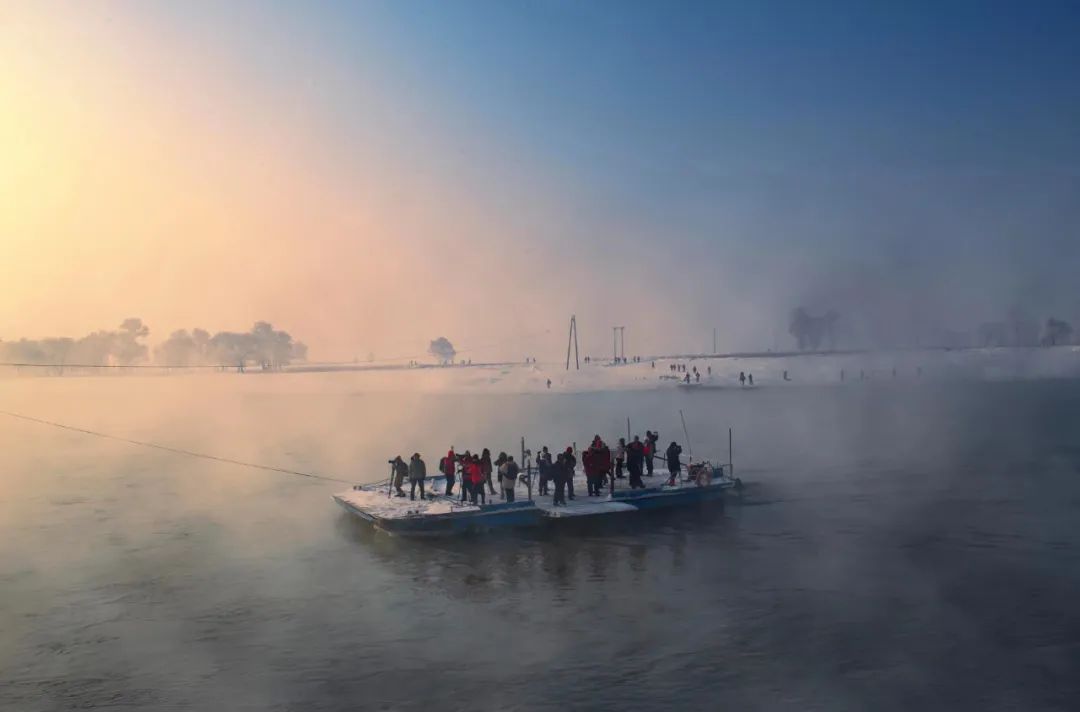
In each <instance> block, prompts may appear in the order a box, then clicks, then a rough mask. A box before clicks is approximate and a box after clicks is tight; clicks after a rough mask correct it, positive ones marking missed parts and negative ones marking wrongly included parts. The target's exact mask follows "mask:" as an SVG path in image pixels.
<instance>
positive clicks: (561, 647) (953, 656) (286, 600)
mask: <svg viewBox="0 0 1080 712" xmlns="http://www.w3.org/2000/svg"><path fill="white" fill-rule="evenodd" d="M0 392H2V397H0V400H2V403H0V408H3V409H6V410H12V411H17V412H22V413H27V414H30V415H34V416H38V417H44V418H49V419H53V420H58V421H63V422H65V423H71V424H74V425H79V426H82V427H87V428H93V429H98V430H102V431H105V432H109V433H114V434H117V435H122V436H124V437H129V438H136V439H143V440H153V441H156V442H161V443H164V444H168V445H171V446H176V447H182V448H191V449H196V450H200V451H206V452H212V453H215V454H219V455H224V456H229V457H236V458H240V459H245V460H255V461H259V462H265V463H267V464H272V465H277V466H283V467H288V468H295V469H300V470H304V471H310V472H316V473H322V474H326V475H333V476H340V477H345V478H347V479H353V478H355V479H356V480H357V481H371V480H376V479H380V478H382V477H384V476H385V474H384V470H385V468H386V465H385V463H386V460H387V458H388V457H390V456H392V455H394V454H397V453H399V452H400V453H401V454H404V455H408V454H409V453H411V452H412V451H413V450H420V451H422V452H424V453H426V454H428V462H429V464H431V463H433V462H435V461H437V459H438V455H437V454H436V453H438V452H439V451H442V450H444V449H445V448H446V446H448V445H451V444H452V445H455V446H457V447H458V448H459V449H461V448H466V447H470V448H474V449H475V448H479V447H483V446H485V445H486V446H489V447H492V448H494V449H506V450H513V449H516V448H518V447H519V446H520V445H519V438H520V437H521V436H522V435H524V436H526V437H527V438H528V441H529V444H530V445H532V446H537V445H540V444H542V443H546V444H549V445H552V446H556V445H558V446H564V445H565V444H567V443H568V442H570V441H573V440H576V441H578V442H579V443H580V442H584V441H586V440H587V439H588V438H589V437H591V436H592V434H593V433H596V432H599V433H601V434H603V435H605V436H608V437H617V435H618V434H619V433H624V432H625V429H626V418H627V417H628V416H629V417H630V418H631V422H632V426H633V428H634V429H635V430H636V431H640V432H643V431H644V430H645V429H646V428H659V430H660V433H661V440H662V442H663V443H664V444H666V443H667V442H668V441H670V439H672V438H677V439H678V440H679V441H680V442H683V441H684V440H685V438H684V436H683V434H682V426H681V424H680V422H679V416H678V412H679V410H680V409H682V410H683V411H684V412H685V414H686V418H687V425H688V427H689V430H690V437H691V444H692V445H693V449H694V453H695V455H703V454H710V455H714V456H716V455H720V456H722V457H723V458H724V459H726V456H727V428H728V427H729V426H730V427H732V428H733V429H734V433H735V463H736V469H737V474H739V475H740V476H741V477H742V478H743V479H744V480H746V481H747V482H748V483H749V487H748V491H747V494H746V496H745V498H744V501H743V502H742V503H735V502H729V503H728V504H727V505H726V506H722V507H716V506H712V507H708V508H703V509H692V510H681V511H673V512H668V513H658V514H656V515H650V516H634V517H624V518H617V519H612V520H610V521H607V522H604V523H602V524H600V525H596V526H574V527H571V528H562V529H559V530H556V531H545V532H532V533H508V532H504V533H493V534H490V535H487V536H484V537H474V538H467V539H449V540H443V541H435V542H416V541H407V540H397V539H392V538H389V537H387V536H385V535H377V534H374V533H372V532H371V531H370V530H369V529H367V528H366V527H365V526H363V525H361V524H359V523H357V522H354V521H353V520H351V519H350V518H348V517H347V516H346V515H345V514H344V513H343V512H342V511H340V510H339V509H338V508H337V507H336V506H335V505H334V503H333V502H332V501H331V499H330V495H331V494H332V493H333V492H334V491H335V489H336V487H335V486H334V485H333V484H329V483H326V482H320V481H314V480H308V479H302V478H297V477H290V476H286V475H281V474H275V473H270V472H262V471H257V470H248V469H243V468H238V467H235V466H232V465H228V464H224V463H218V462H210V461H203V460H195V459H190V458H185V457H180V456H177V455H173V454H170V453H166V452H161V451H155V450H148V449H141V448H137V447H134V446H131V445H128V444H124V443H119V442H111V441H105V440H100V439H96V438H92V437H89V436H86V435H83V434H79V433H75V432H69V431H62V430H56V429H50V428H47V427H44V426H42V425H39V424H34V423H27V422H22V421H17V420H12V419H10V418H6V417H2V416H0V448H2V450H0V451H2V453H3V461H2V465H0V468H2V469H0V709H5V710H7V709H11V710H28V711H30V710H55V709H73V708H94V707H98V708H103V709H110V708H118V709H147V710H156V709H161V710H174V709H180V710H183V709H193V710H225V709H229V710H346V709H395V710H397V709H401V710H408V709H427V710H431V709H467V710H487V709H492V710H496V709H498V710H502V709H552V710H555V709H571V708H576V709H586V708H594V709H618V710H634V709H673V710H675V709H719V708H730V709H739V710H807V709H822V710H849V709H850V710H863V709H875V710H889V709H912V708H920V709H978V710H1006V709H1008V710H1031V709H1062V710H1064V709H1070V708H1071V709H1075V704H1076V701H1077V700H1078V699H1080V675H1077V671H1078V670H1080V558H1078V554H1080V385H1078V384H1077V383H1076V382H1072V381H1041V382H1028V383H996V384H986V383H954V384H942V383H921V382H907V383H900V382H897V383H875V384H870V383H867V384H850V385H849V386H846V387H831V388H827V387H820V388H779V387H778V388H759V389H757V390H754V391H739V390H718V391H712V392H683V391H675V390H669V391H643V392H636V393H610V394H582V395H550V396H549V395H546V394H545V395H532V396H524V395H517V396H513V395H467V396H466V395H453V394H448V393H447V394H411V395H393V394H385V393H383V394H378V393H371V392H367V391H366V390H365V389H364V386H363V381H362V379H359V378H354V377H351V376H349V375H343V374H309V375H290V374H286V375H280V376H277V375H275V376H252V377H238V376H230V375H214V376H172V377H167V378H164V377H157V378H139V377H126V378H125V377H115V378H49V379H46V378H16V379H8V380H5V381H3V382H2V383H0Z"/></svg>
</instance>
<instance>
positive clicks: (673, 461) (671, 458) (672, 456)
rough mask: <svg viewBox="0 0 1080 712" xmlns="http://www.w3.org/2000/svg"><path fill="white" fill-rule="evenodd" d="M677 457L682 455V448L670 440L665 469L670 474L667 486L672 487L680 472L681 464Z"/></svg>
mask: <svg viewBox="0 0 1080 712" xmlns="http://www.w3.org/2000/svg"><path fill="white" fill-rule="evenodd" d="M679 455H682V448H681V447H679V444H678V443H677V442H675V441H674V440H672V441H671V444H670V445H668V448H667V468H668V472H670V473H671V477H670V478H669V479H668V484H669V485H674V484H675V481H676V480H677V479H678V478H679V474H680V473H681V472H682V462H680V461H679Z"/></svg>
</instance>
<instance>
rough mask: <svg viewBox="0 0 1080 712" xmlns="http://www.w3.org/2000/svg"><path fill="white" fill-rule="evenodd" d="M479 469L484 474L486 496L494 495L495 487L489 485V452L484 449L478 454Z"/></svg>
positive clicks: (490, 467) (490, 468)
mask: <svg viewBox="0 0 1080 712" xmlns="http://www.w3.org/2000/svg"><path fill="white" fill-rule="evenodd" d="M480 469H481V471H483V473H484V482H485V483H487V488H488V494H495V487H494V486H492V484H491V471H492V470H493V469H494V468H492V466H491V450H488V449H487V448H484V451H483V452H481V453H480Z"/></svg>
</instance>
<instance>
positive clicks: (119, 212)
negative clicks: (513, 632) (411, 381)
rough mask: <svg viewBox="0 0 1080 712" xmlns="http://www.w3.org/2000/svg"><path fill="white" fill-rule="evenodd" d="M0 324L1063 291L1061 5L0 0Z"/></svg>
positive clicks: (678, 339) (302, 321)
mask: <svg viewBox="0 0 1080 712" xmlns="http://www.w3.org/2000/svg"><path fill="white" fill-rule="evenodd" d="M0 68H2V70H0V284H3V288H4V296H5V299H3V300H0V338H4V339H13V338H17V337H19V336H28V337H41V336H49V335H58V334H81V333H84V332H86V331H89V330H92V329H97V328H112V327H115V326H116V325H117V324H118V323H119V322H120V321H121V320H122V319H123V318H124V317H127V316H132V315H137V316H141V317H142V318H143V319H144V320H146V321H147V322H148V323H149V324H150V326H151V329H152V330H153V337H156V338H163V337H164V336H165V335H166V334H167V333H168V332H169V331H171V330H172V329H174V328H180V327H193V326H202V327H205V328H208V329H211V330H218V329H246V328H248V327H249V326H250V324H251V322H253V321H255V320H256V319H267V320H270V321H272V322H274V324H275V325H277V326H278V327H280V328H285V329H287V330H289V331H291V332H292V333H293V334H294V335H296V336H298V337H299V338H301V339H303V340H305V341H307V342H308V343H309V344H310V346H311V348H312V356H313V357H316V358H318V357H323V358H351V357H352V356H353V355H360V356H361V357H364V356H366V355H367V353H368V352H374V353H375V354H376V356H377V357H389V356H397V355H412V354H418V353H421V352H423V350H424V348H425V347H426V344H427V341H428V340H430V339H431V338H434V337H435V336H437V335H445V336H447V337H449V338H450V339H451V340H452V341H454V342H455V344H457V345H458V346H459V348H463V349H469V355H470V356H473V355H474V354H475V357H476V358H487V357H510V358H518V357H520V356H523V355H525V354H533V355H536V356H538V357H540V358H558V355H559V352H560V350H561V349H564V348H565V341H564V338H565V337H564V333H565V329H566V322H567V320H568V317H569V315H570V314H571V313H576V314H577V315H578V320H579V324H580V327H581V334H582V341H583V343H582V349H583V352H592V353H597V354H607V353H609V352H610V333H611V332H610V326H611V325H612V324H625V325H626V326H627V351H628V353H635V352H639V353H650V352H657V351H660V352H670V351H682V350H691V349H704V348H708V347H710V346H711V341H712V328H713V327H714V326H715V327H718V328H719V330H720V341H721V347H722V348H725V349H747V348H775V347H785V346H788V345H789V339H788V338H787V336H786V333H785V332H786V320H787V315H788V312H789V310H790V309H791V308H792V307H793V306H796V305H799V304H803V305H806V306H808V307H809V308H811V309H812V310H825V309H829V308H835V309H837V310H838V311H840V312H841V313H843V314H845V315H847V316H848V317H849V319H850V320H851V321H852V322H855V323H863V324H865V323H866V322H867V321H870V320H878V321H879V322H885V323H888V324H895V325H896V329H897V330H898V331H906V332H910V331H911V330H912V329H914V328H915V327H914V325H919V326H920V328H924V329H933V328H957V329H966V330H970V329H971V328H973V326H974V324H975V323H977V322H978V321H982V320H985V319H989V318H994V317H997V316H1000V315H1001V314H1003V313H1004V311H1005V310H1006V309H1008V308H1010V307H1011V306H1013V305H1020V306H1022V307H1024V308H1026V309H1027V310H1029V311H1030V312H1031V313H1032V314H1033V315H1035V316H1038V317H1040V318H1045V316H1048V315H1050V314H1055V315H1058V316H1063V317H1066V318H1071V319H1078V320H1080V292H1078V289H1077V281H1078V279H1077V278H1078V274H1080V229H1078V228H1080V5H1077V4H1076V3H1069V2H1052V1H1050V0H1046V1H1041V2H1036V3H1021V2H1014V3H996V2H934V3H917V2H908V3H885V2H882V3H875V2H851V3H824V2H822V3H807V2H743V3H727V2H713V3H700V4H699V3H690V2H678V3H661V2H651V3H633V2H588V3H585V2H577V3H570V2H565V3H564V2H452V3H448V2H441V3H439V2H385V3H375V2H372V3H287V2H281V3H271V2H230V3H219V2H189V3H165V2H100V3H52V2H29V1H28V2H5V1H4V0H0Z"/></svg>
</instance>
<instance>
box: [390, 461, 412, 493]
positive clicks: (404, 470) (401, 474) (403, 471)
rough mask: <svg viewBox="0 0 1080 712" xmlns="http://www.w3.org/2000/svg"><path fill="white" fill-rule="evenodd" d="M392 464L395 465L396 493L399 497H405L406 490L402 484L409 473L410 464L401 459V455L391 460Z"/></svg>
mask: <svg viewBox="0 0 1080 712" xmlns="http://www.w3.org/2000/svg"><path fill="white" fill-rule="evenodd" d="M390 464H391V465H393V466H394V490H395V492H394V494H395V495H397V496H398V497H404V496H405V490H403V489H401V485H402V484H404V482H405V477H406V475H408V474H409V466H408V465H406V464H405V461H404V460H402V459H401V455H398V456H397V457H395V458H394V459H393V460H391V461H390Z"/></svg>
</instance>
